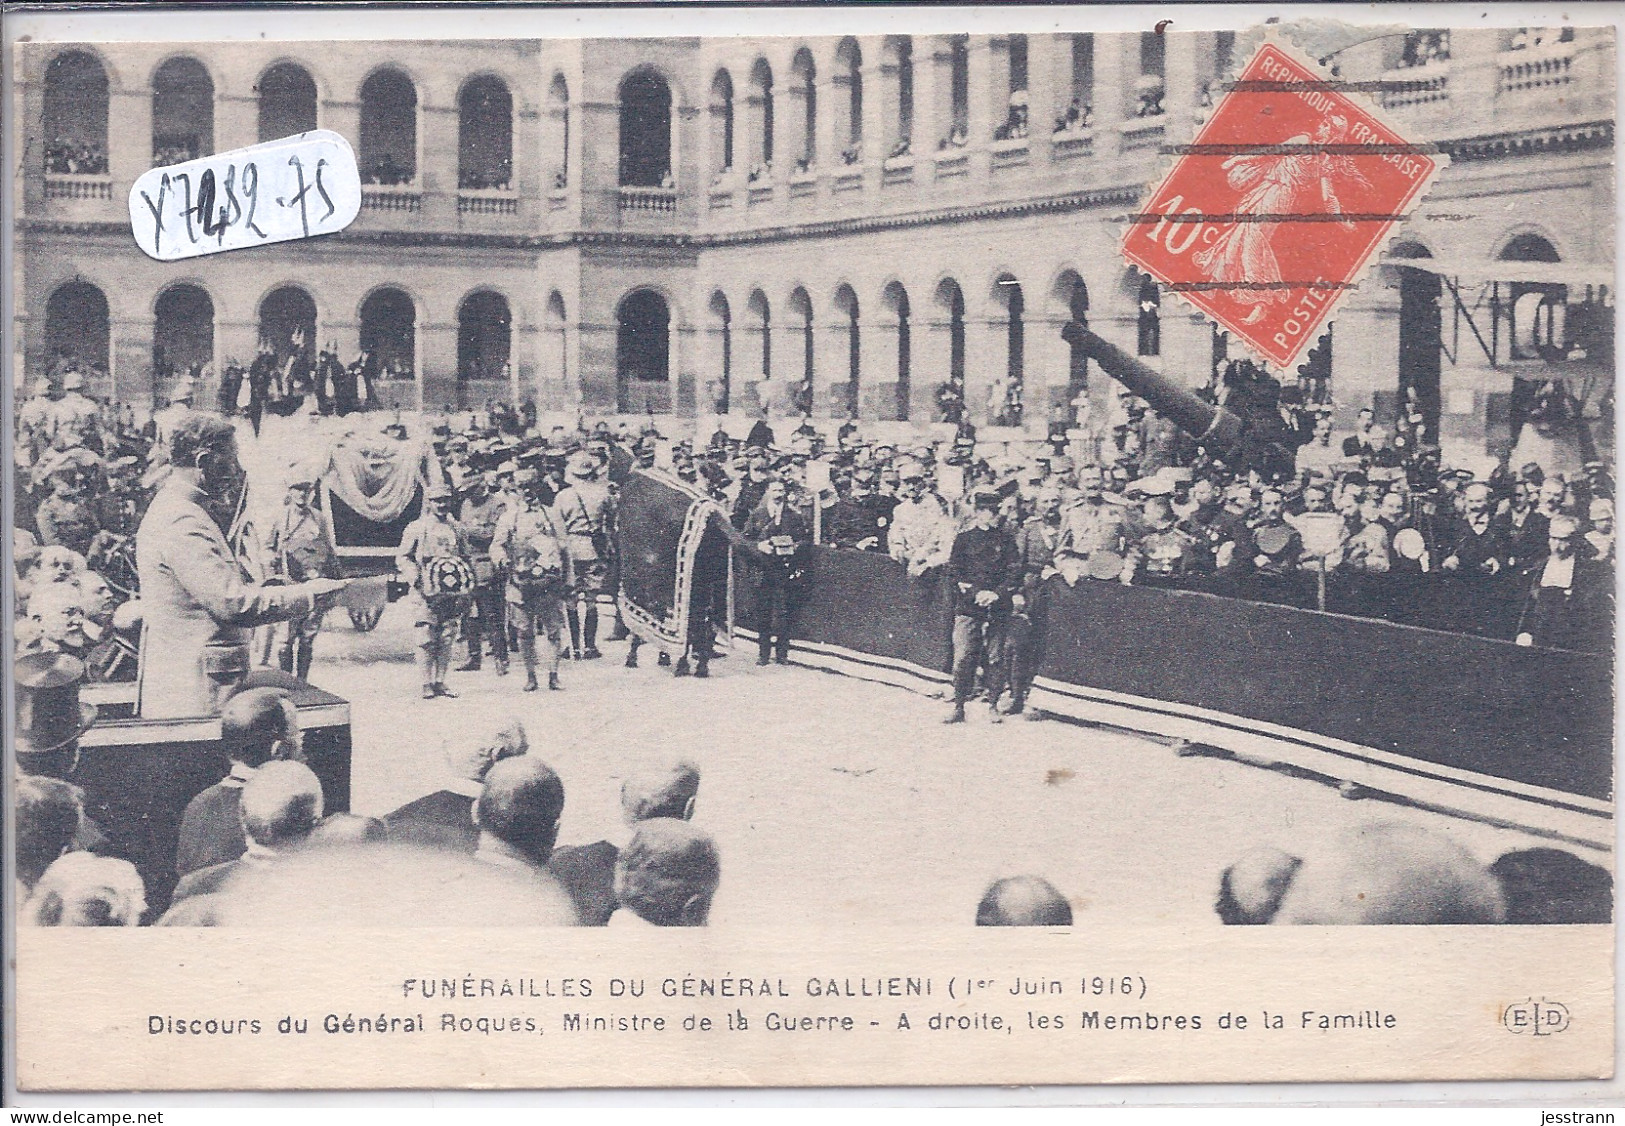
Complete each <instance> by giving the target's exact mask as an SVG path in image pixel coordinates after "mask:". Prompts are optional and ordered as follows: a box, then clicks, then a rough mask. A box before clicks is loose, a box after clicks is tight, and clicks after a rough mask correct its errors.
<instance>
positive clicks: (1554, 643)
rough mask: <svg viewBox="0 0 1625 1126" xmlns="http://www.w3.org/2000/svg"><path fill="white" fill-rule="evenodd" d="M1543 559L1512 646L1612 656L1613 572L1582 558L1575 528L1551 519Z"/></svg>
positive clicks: (1573, 523)
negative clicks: (1548, 537) (1545, 553)
mask: <svg viewBox="0 0 1625 1126" xmlns="http://www.w3.org/2000/svg"><path fill="white" fill-rule="evenodd" d="M1548 535H1549V536H1550V541H1549V543H1548V545H1547V547H1548V554H1547V556H1546V560H1545V562H1544V563H1543V564H1541V565H1540V566H1539V567H1537V568H1536V569H1535V571H1534V573H1533V574H1532V575H1531V576H1530V578H1529V583H1528V586H1527V587H1526V588H1525V593H1524V599H1523V612H1522V613H1521V614H1520V615H1519V618H1518V627H1517V629H1518V632H1517V637H1516V640H1517V643H1518V644H1519V645H1539V646H1542V647H1545V648H1551V649H1576V650H1580V651H1582V652H1589V653H1608V652H1612V651H1613V638H1614V572H1613V568H1612V567H1611V566H1609V565H1608V564H1607V563H1605V562H1603V561H1602V560H1599V559H1588V558H1586V557H1585V552H1584V550H1583V549H1584V547H1585V541H1584V539H1583V538H1582V536H1581V535H1580V523H1579V521H1577V520H1575V519H1574V518H1573V517H1572V516H1556V517H1553V519H1552V522H1551V528H1550V531H1549V532H1548Z"/></svg>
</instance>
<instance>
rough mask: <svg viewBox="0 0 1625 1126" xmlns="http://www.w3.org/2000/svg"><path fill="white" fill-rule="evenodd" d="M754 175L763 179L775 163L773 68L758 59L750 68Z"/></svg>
mask: <svg viewBox="0 0 1625 1126" xmlns="http://www.w3.org/2000/svg"><path fill="white" fill-rule="evenodd" d="M750 162H751V168H750V178H751V179H752V180H757V179H762V178H764V177H766V176H767V175H768V173H769V172H770V171H771V170H772V167H773V68H772V67H770V66H768V65H767V60H766V59H757V60H756V65H755V66H753V67H751V70H750Z"/></svg>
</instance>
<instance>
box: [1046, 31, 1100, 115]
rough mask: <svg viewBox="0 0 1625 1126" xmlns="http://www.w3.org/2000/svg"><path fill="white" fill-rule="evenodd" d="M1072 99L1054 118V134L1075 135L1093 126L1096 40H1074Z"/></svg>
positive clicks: (1084, 36)
mask: <svg viewBox="0 0 1625 1126" xmlns="http://www.w3.org/2000/svg"><path fill="white" fill-rule="evenodd" d="M1069 94H1070V98H1069V100H1068V101H1067V104H1066V105H1065V106H1064V107H1061V108H1060V110H1059V112H1058V113H1057V114H1056V116H1055V132H1057V133H1075V132H1077V131H1079V130H1082V129H1087V128H1089V126H1090V125H1091V124H1093V118H1094V101H1095V37H1094V36H1093V35H1088V34H1084V35H1074V36H1072V82H1071V89H1070V91H1069Z"/></svg>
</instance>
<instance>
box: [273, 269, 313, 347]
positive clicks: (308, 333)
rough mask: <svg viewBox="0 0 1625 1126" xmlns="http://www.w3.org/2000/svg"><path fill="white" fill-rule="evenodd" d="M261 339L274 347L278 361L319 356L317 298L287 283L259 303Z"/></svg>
mask: <svg viewBox="0 0 1625 1126" xmlns="http://www.w3.org/2000/svg"><path fill="white" fill-rule="evenodd" d="M260 342H261V343H264V344H269V345H270V346H271V347H272V349H274V350H275V352H276V355H277V359H278V360H285V359H287V358H288V357H289V356H294V355H298V356H302V357H303V358H304V359H305V360H306V361H309V360H311V359H314V358H315V355H316V301H315V299H314V298H312V297H311V296H310V294H308V293H306V292H305V291H304V290H302V289H300V288H299V287H298V286H296V285H285V286H283V287H282V288H281V289H278V290H275V291H273V292H272V293H269V294H267V295H266V297H265V300H264V301H261V302H260Z"/></svg>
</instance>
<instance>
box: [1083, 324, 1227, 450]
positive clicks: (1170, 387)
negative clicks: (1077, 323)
mask: <svg viewBox="0 0 1625 1126" xmlns="http://www.w3.org/2000/svg"><path fill="white" fill-rule="evenodd" d="M1080 339H1081V343H1082V346H1083V350H1084V352H1085V353H1086V354H1087V355H1088V356H1089V358H1090V359H1092V360H1094V361H1095V363H1097V364H1099V365H1100V366H1101V369H1102V370H1104V371H1105V373H1106V374H1107V375H1109V376H1111V377H1112V378H1113V379H1115V380H1117V382H1119V383H1121V384H1122V385H1123V386H1124V387H1127V388H1128V389H1129V390H1130V391H1132V392H1134V393H1135V394H1136V395H1138V396H1139V397H1140V398H1142V399H1144V400H1145V401H1146V402H1147V403H1150V404H1151V407H1152V409H1153V410H1155V411H1156V412H1157V413H1158V414H1160V415H1162V416H1163V417H1164V418H1166V419H1168V420H1169V421H1171V422H1172V423H1173V424H1174V425H1175V426H1177V427H1179V428H1180V429H1181V430H1183V431H1184V432H1185V433H1187V434H1189V435H1190V436H1191V437H1192V438H1195V439H1196V440H1197V441H1198V442H1201V443H1202V444H1203V445H1205V446H1208V447H1210V448H1212V449H1215V450H1224V451H1231V450H1235V449H1237V448H1238V447H1240V446H1241V445H1242V444H1243V441H1244V439H1245V436H1246V430H1247V424H1246V423H1245V422H1243V421H1242V420H1241V419H1240V418H1238V417H1237V416H1236V415H1234V414H1231V413H1230V412H1229V411H1227V410H1225V409H1224V408H1223V407H1218V406H1214V405H1213V404H1212V403H1207V402H1203V401H1202V400H1201V399H1199V398H1197V397H1196V396H1195V395H1193V394H1191V393H1190V392H1189V391H1187V390H1185V388H1183V387H1181V386H1179V385H1178V384H1177V383H1175V382H1174V381H1173V380H1171V379H1169V378H1168V377H1167V376H1165V375H1163V374H1162V373H1161V372H1159V371H1153V370H1152V369H1151V368H1150V367H1148V366H1146V365H1145V364H1143V363H1141V362H1140V361H1139V360H1138V359H1136V358H1135V357H1133V356H1131V355H1129V354H1128V353H1127V352H1125V351H1123V350H1122V349H1121V348H1119V347H1117V345H1115V344H1113V343H1111V342H1110V341H1108V340H1104V339H1102V338H1101V337H1099V336H1096V335H1095V334H1094V333H1092V332H1089V331H1088V330H1087V329H1086V330H1084V332H1083V333H1082V334H1081V337H1080Z"/></svg>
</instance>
